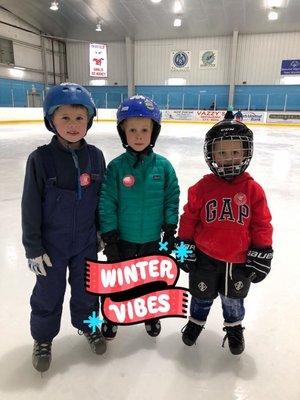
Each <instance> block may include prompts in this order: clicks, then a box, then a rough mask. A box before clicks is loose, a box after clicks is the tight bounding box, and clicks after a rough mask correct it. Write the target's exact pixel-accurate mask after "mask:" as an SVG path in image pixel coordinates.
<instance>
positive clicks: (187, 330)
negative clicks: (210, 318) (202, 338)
mask: <svg viewBox="0 0 300 400" xmlns="http://www.w3.org/2000/svg"><path fill="white" fill-rule="evenodd" d="M202 329H204V326H203V325H198V324H195V322H192V321H189V322H188V323H187V324H186V325H185V326H184V327H183V328H182V329H181V333H182V341H183V343H184V344H186V345H187V346H192V345H193V344H195V343H196V340H197V339H198V336H199V335H200V333H201V331H202Z"/></svg>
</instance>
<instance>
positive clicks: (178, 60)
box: [170, 50, 191, 71]
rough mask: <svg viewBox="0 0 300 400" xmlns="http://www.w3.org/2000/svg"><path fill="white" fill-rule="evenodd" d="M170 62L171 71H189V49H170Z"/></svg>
mask: <svg viewBox="0 0 300 400" xmlns="http://www.w3.org/2000/svg"><path fill="white" fill-rule="evenodd" d="M170 64H171V66H170V69H171V71H189V70H190V68H191V51H188V50H179V51H176V50H174V51H171V54H170Z"/></svg>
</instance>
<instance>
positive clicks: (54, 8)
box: [49, 0, 58, 11]
mask: <svg viewBox="0 0 300 400" xmlns="http://www.w3.org/2000/svg"><path fill="white" fill-rule="evenodd" d="M49 8H50V10H52V11H57V10H58V1H56V0H54V1H51V5H50V7H49Z"/></svg>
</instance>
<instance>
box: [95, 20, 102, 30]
mask: <svg viewBox="0 0 300 400" xmlns="http://www.w3.org/2000/svg"><path fill="white" fill-rule="evenodd" d="M95 31H97V32H101V31H102V26H101V23H100V22H98V24H97V25H96V29H95Z"/></svg>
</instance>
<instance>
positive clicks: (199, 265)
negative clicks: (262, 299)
mask: <svg viewBox="0 0 300 400" xmlns="http://www.w3.org/2000/svg"><path fill="white" fill-rule="evenodd" d="M196 257H197V259H196V262H195V263H194V265H193V266H192V267H191V270H190V274H189V288H190V292H191V294H192V300H191V306H190V313H191V317H192V318H194V319H196V320H197V321H200V322H201V323H203V324H204V323H205V321H206V319H207V316H208V314H209V311H210V308H211V306H212V304H213V301H214V299H215V298H216V297H217V296H218V295H220V298H221V302H222V309H223V317H224V324H225V325H230V324H238V323H239V322H241V321H242V320H243V318H244V316H245V308H244V298H245V297H246V296H247V294H248V291H249V288H250V283H251V279H250V277H249V273H248V271H247V269H246V268H245V265H244V264H233V263H229V262H224V261H220V260H216V259H214V258H212V257H209V256H208V255H206V254H204V253H203V252H201V251H199V250H198V249H197V251H196Z"/></svg>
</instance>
